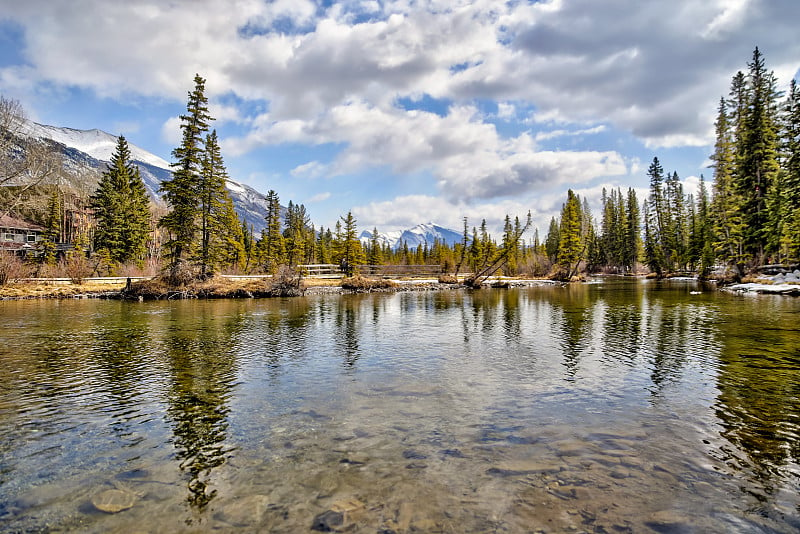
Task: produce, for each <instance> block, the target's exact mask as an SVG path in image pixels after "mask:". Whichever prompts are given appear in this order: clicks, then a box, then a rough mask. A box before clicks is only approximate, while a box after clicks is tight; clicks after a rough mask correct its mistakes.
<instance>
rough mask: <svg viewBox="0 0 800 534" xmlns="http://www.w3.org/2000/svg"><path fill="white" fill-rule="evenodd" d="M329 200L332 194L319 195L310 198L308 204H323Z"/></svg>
mask: <svg viewBox="0 0 800 534" xmlns="http://www.w3.org/2000/svg"><path fill="white" fill-rule="evenodd" d="M329 198H331V194H330V193H328V192H325V193H317V194H316V195H314V196H313V197H311V198H309V199H308V200H307V201H306V202H308V203H309V204H314V203H316V202H323V201H325V200H328V199H329Z"/></svg>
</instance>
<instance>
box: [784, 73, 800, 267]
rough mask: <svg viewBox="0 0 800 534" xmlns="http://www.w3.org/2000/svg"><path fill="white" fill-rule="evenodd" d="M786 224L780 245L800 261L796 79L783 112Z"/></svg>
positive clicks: (799, 131) (799, 93)
mask: <svg viewBox="0 0 800 534" xmlns="http://www.w3.org/2000/svg"><path fill="white" fill-rule="evenodd" d="M781 119H782V120H781V125H782V129H781V140H782V146H781V149H782V150H781V152H782V160H783V161H782V163H783V173H782V179H783V180H782V181H783V186H782V191H783V195H784V199H783V213H782V214H781V215H780V217H781V218H782V220H783V225H782V228H781V231H780V237H779V248H780V251H781V254H782V256H783V257H786V258H789V259H790V260H793V261H797V260H800V88H798V86H797V82H796V81H795V80H792V81H791V83H790V84H789V91H788V93H787V96H786V101H785V103H784V107H783V113H782V115H781Z"/></svg>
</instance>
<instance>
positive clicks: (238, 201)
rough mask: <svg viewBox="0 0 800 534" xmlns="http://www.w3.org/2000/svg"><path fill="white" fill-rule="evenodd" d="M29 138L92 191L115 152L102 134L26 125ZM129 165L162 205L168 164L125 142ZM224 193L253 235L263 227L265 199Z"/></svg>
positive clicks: (241, 188) (245, 191)
mask: <svg viewBox="0 0 800 534" xmlns="http://www.w3.org/2000/svg"><path fill="white" fill-rule="evenodd" d="M20 133H22V134H23V135H27V136H29V137H34V138H40V139H49V140H50V141H52V142H53V143H55V144H56V146H58V147H59V148H60V150H61V153H62V155H63V156H64V158H65V162H64V164H65V167H66V168H67V170H68V171H69V172H70V174H72V175H73V176H74V177H76V178H79V179H83V180H86V181H87V182H91V183H83V184H80V185H81V186H83V187H84V188H88V189H89V190H93V189H94V188H95V187H96V186H97V180H98V179H99V177H100V173H101V172H102V171H103V170H104V169H105V166H106V163H107V162H108V161H109V160H110V159H111V155H112V154H113V153H114V151H115V150H116V146H117V136H115V135H112V134H110V133H107V132H104V131H102V130H97V129H94V130H76V129H74V128H62V127H56V126H47V125H44V124H37V123H35V122H30V121H29V122H27V123H26V124H25V125H24V126H23V128H22V131H21V132H20ZM128 148H129V149H130V152H131V162H132V163H134V164H136V166H138V167H139V172H140V173H141V175H142V180H143V181H144V184H145V187H146V188H147V192H148V193H149V194H150V196H151V197H152V198H153V200H154V201H155V202H156V203H157V204H162V205H163V203H164V202H163V200H162V199H161V195H160V193H159V189H160V187H161V182H163V181H165V180H168V179H170V178H171V177H172V171H171V170H170V164H169V163H168V162H167V161H165V160H163V159H162V158H160V157H158V156H156V155H155V154H152V153H150V152H148V151H146V150H144V149H143V148H140V147H138V146H136V145H134V144H132V143H131V142H130V140H128ZM227 187H228V191H229V192H230V195H231V198H232V199H233V204H234V208H235V209H236V212H237V213H238V214H239V217H240V218H241V219H242V220H244V221H245V222H246V223H247V224H248V225H251V226H252V227H253V229H254V231H255V232H260V231H261V229H262V228H264V226H265V220H264V217H265V216H266V214H267V200H266V197H265V196H264V195H263V194H261V193H259V192H258V191H256V190H255V189H253V188H252V187H250V186H248V185H245V184H241V183H239V182H236V181H234V180H230V179H229V180H228V183H227Z"/></svg>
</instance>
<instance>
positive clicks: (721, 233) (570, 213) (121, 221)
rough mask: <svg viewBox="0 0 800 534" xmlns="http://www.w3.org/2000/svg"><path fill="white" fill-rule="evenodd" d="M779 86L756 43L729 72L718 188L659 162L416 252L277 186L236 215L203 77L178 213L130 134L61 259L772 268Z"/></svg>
mask: <svg viewBox="0 0 800 534" xmlns="http://www.w3.org/2000/svg"><path fill="white" fill-rule="evenodd" d="M777 83H778V82H777V80H776V77H775V75H774V73H773V72H772V71H769V70H767V68H766V66H765V61H764V57H763V55H762V54H761V52H760V51H759V50H758V48H756V49H755V51H754V52H753V55H752V58H751V60H750V61H749V62H748V63H747V70H746V71H740V72H738V73H736V75H734V76H733V78H732V81H731V87H730V92H729V94H728V95H724V96H722V97H721V98H720V100H719V106H718V109H717V119H716V123H715V128H716V142H715V145H714V152H713V154H711V161H712V162H713V165H712V172H713V184H712V185H711V187H710V188H709V186H708V185H707V184H706V182H705V179H704V178H703V177H702V176H701V177H700V181H699V186H698V188H697V190H696V192H695V193H693V194H687V193H686V192H685V191H684V190H683V184H682V182H681V180H680V178H679V176H678V174H677V172H674V171H673V172H665V171H664V168H663V166H662V163H661V162H660V161H659V159H658V158H657V157H654V158H653V160H652V163H651V164H650V165H649V167H648V170H647V179H648V181H649V191H648V195H647V197H646V198H644V199H641V201H640V199H639V198H637V194H636V191H635V190H634V189H628V190H626V191H623V190H622V189H620V188H616V189H614V188H612V189H609V190H604V191H603V194H602V199H601V207H600V212H599V213H598V214H597V215H596V216H595V215H594V214H592V212H591V210H590V208H589V204H588V202H587V200H586V199H581V198H580V197H579V196H578V195H577V194H575V193H574V192H573V191H572V190H570V191H568V193H567V198H566V199H565V202H564V204H563V206H562V209H561V213H560V215H559V216H558V217H553V218H552V219H551V221H550V225H549V227H548V229H547V232H546V234H545V235H544V237H543V238H542V239H540V236H539V232H538V230H534V231H533V233H532V235H528V236H526V237H524V238H523V233H525V231H526V230H527V229H528V227H529V226H530V215H529V216H528V220H527V222H526V224H523V223H521V222H520V220H519V218H514V219H512V218H511V217H510V216H506V218H505V221H504V229H503V235H502V236H500V238H499V239H497V238H495V237H493V236H492V235H491V234H490V233H489V231H488V230H487V224H486V221H485V220H482V221H481V223H480V224H478V225H475V226H470V224H469V221H468V220H467V219H464V228H463V238H462V240H461V241H460V242H458V243H455V244H447V243H444V242H440V241H438V240H435V241H434V242H433V243H430V244H425V245H422V246H420V247H417V248H409V246H408V245H407V244H406V243H401V244H400V245H399V246H398V247H396V248H390V247H389V246H388V245H387V244H386V243H384V242H382V241H381V240H380V238H379V233H378V230H377V228H374V229H373V230H372V237H371V239H370V240H369V242H367V243H366V244H362V242H361V241H360V240H359V237H358V235H359V234H358V229H357V221H356V219H355V217H354V216H353V214H352V212H348V213H347V214H346V215H343V216H342V217H340V218H339V220H338V221H337V222H336V224H335V226H334V227H333V228H324V227H320V228H317V227H315V225H314V224H313V223H312V222H311V217H310V215H309V213H308V212H307V210H306V208H305V206H304V205H302V204H296V203H294V202H292V201H289V202H288V205H287V207H286V208H283V207H282V206H281V202H280V198H279V197H278V194H277V193H276V192H275V191H274V190H270V191H269V192H268V193H267V195H266V199H267V205H268V209H267V215H266V221H265V227H264V229H263V230H262V231H261V232H260V233H259V234H255V233H254V232H253V229H252V227H249V226H248V225H247V224H245V223H243V222H242V221H241V220H240V219H239V218H238V216H237V214H236V212H235V210H234V205H233V202H232V200H231V197H230V195H229V193H228V191H227V189H226V187H225V184H226V180H227V178H228V175H227V171H226V168H225V164H224V161H223V157H222V154H221V151H220V146H219V140H218V138H217V133H216V131H215V130H213V129H212V128H211V123H212V121H213V118H212V117H211V116H210V115H209V111H208V101H207V98H206V96H205V94H204V92H205V80H204V79H203V78H202V77H200V76H199V75H197V76H195V79H194V89H193V90H192V91H191V92H189V94H188V101H187V108H186V114H184V115H182V116H181V117H180V120H181V125H180V128H181V134H182V138H181V143H180V145H179V146H178V147H177V148H175V149H174V150H173V152H172V157H173V160H174V163H173V164H172V168H173V169H172V171H173V172H172V177H171V179H169V180H166V181H164V182H163V183H162V186H161V193H162V195H163V198H164V200H165V201H166V203H167V205H168V209H167V211H166V212H162V213H159V212H158V210H157V209H155V208H154V205H153V204H152V202H151V201H150V199H149V198H148V195H147V191H146V189H145V186H144V183H143V181H142V178H141V176H140V175H139V170H138V168H137V167H136V166H135V165H133V164H132V163H131V161H130V150H129V148H128V145H127V141H126V140H125V138H124V137H122V136H120V137H119V138H118V144H117V147H116V150H115V152H114V154H113V156H112V158H111V162H110V164H109V165H108V167H107V168H106V169H105V170H104V171H103V172H102V174H101V176H100V179H99V185H98V187H97V189H96V190H95V191H93V192H91V194H90V195H88V196H87V198H86V199H85V202H84V204H85V206H86V207H87V208H88V210H87V212H88V213H89V214H90V217H88V218H89V219H91V220H90V221H88V222H87V223H86V224H85V225H83V226H81V225H78V226H77V228H78V230H75V229H73V231H72V232H70V243H69V245H70V246H69V247H68V253H67V254H66V255H65V257H63V258H62V259H61V262H62V263H61V266H62V268H64V269H67V268H69V267H71V268H72V269H76V268H78V267H80V268H82V269H83V270H85V271H91V272H92V273H94V274H120V273H131V272H132V270H135V269H137V268H138V269H143V268H145V267H146V265H149V267H150V269H156V268H160V269H163V271H164V272H165V273H166V274H167V275H168V276H169V277H170V278H171V279H172V280H173V281H174V282H175V283H184V282H186V281H188V280H192V279H203V278H207V277H209V276H211V275H212V274H214V273H219V272H229V273H245V272H247V273H250V272H260V273H275V272H277V271H278V270H279V269H281V268H282V267H283V266H288V267H294V266H297V265H303V264H315V263H317V264H331V263H332V264H341V265H350V266H356V265H360V264H369V265H382V264H409V265H413V264H426V265H430V264H436V265H440V266H441V268H442V271H443V272H449V273H458V272H462V273H464V272H471V273H484V272H490V271H491V272H492V273H494V272H498V273H503V274H506V275H530V276H550V277H554V278H558V279H564V280H569V279H573V278H574V277H577V276H580V275H581V274H582V273H584V272H589V273H592V272H600V271H603V272H610V273H635V272H650V273H654V274H655V275H656V276H667V275H669V274H673V273H697V274H698V275H699V276H701V277H706V276H708V275H709V274H710V273H711V272H712V270H713V269H715V268H717V267H724V268H726V269H727V271H728V273H729V274H730V276H731V277H732V278H741V277H742V276H743V275H744V274H745V273H747V272H748V271H750V270H752V269H754V268H757V267H758V266H761V265H764V264H766V263H787V262H788V263H791V262H797V261H798V258H799V257H800V152H799V151H800V91H799V90H798V88H797V85H796V82H795V81H794V80H792V82H791V84H790V86H789V90H788V91H787V92H786V94H782V93H781V92H779V91H778V89H777ZM7 104H8V101H5V100H4V105H7ZM11 107H12V108H13V106H11ZM0 128H3V132H4V134H3V139H4V140H5V141H8V139H12V138H13V136H12V135H11V134H10V133H9V130H8V128H7V127H5V126H4V125H1V124H0ZM7 144H8V143H7ZM31 153H33V152H31ZM18 159H19V158H17V160H18ZM17 160H13V159H8V158H6V160H5V161H4V162H3V163H4V172H5V176H7V175H10V173H11V172H12V171H13V172H18V171H17V169H16V168H13V169H12V166H11V163H13V162H16V161H17ZM51 166H52V165H51ZM48 168H49V167H48ZM27 172H28V174H29V175H33V174H35V173H34V170H32V169H28V170H27ZM43 176H44V175H43ZM40 182H41V183H39V182H37V183H36V184H34V185H35V186H36V187H35V188H34V189H33V190H34V191H38V193H37V194H38V197H39V198H40V200H39V204H38V206H39V208H38V210H34V211H36V214H37V216H36V217H35V219H36V220H37V221H38V222H39V223H40V224H42V225H43V226H44V227H45V228H46V232H45V233H44V239H43V240H42V242H41V243H40V244H39V247H38V248H39V250H38V253H37V254H36V255H35V259H34V264H35V265H34V267H36V270H37V271H42V269H43V267H44V266H50V268H51V269H54V268H55V266H56V264H57V262H58V254H57V252H58V250H57V246H56V245H57V243H58V242H59V241H63V240H64V228H63V224H64V221H65V220H66V218H65V217H64V212H65V210H66V207H65V205H64V202H65V199H66V196H65V194H64V192H63V191H62V190H61V189H60V188H59V187H53V186H52V185H49V186H48V185H47V181H46V180H40ZM3 185H8V184H3ZM16 187H17V191H18V190H19V186H18V185H17V186H16ZM29 188H30V186H27V187H25V188H23V189H25V190H27V189H29ZM5 189H10V190H14V188H8V187H6V188H5ZM11 196H13V193H12V194H11V195H10V196H9V194H6V199H8V198H11ZM28 196H30V192H28ZM4 202H6V201H4ZM6 203H7V204H9V206H7V208H9V207H10V208H9V209H6V210H5V211H6V212H7V213H11V214H14V215H18V216H25V215H27V216H28V217H29V218H30V215H31V214H30V211H31V210H30V206H29V204H25V203H20V202H11V203H9V202H6ZM26 206H27V208H26ZM26 209H27V210H28V211H27V212H26ZM162 211H163V210H162ZM76 266H77V267H76Z"/></svg>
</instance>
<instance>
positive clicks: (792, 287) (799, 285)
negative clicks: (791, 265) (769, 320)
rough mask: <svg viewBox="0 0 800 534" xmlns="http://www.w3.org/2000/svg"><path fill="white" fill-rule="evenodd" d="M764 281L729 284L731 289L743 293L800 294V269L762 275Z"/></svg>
mask: <svg viewBox="0 0 800 534" xmlns="http://www.w3.org/2000/svg"><path fill="white" fill-rule="evenodd" d="M759 280H763V282H749V283H746V284H734V285H732V286H728V287H727V288H726V289H728V290H729V291H737V292H743V293H770V294H776V295H800V270H795V271H793V272H791V273H786V274H783V273H781V274H776V275H774V276H760V277H759Z"/></svg>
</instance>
